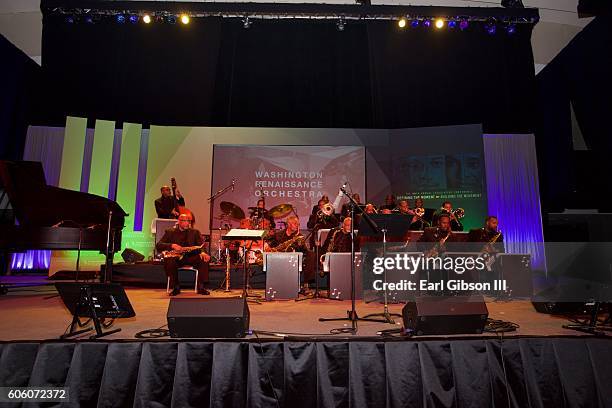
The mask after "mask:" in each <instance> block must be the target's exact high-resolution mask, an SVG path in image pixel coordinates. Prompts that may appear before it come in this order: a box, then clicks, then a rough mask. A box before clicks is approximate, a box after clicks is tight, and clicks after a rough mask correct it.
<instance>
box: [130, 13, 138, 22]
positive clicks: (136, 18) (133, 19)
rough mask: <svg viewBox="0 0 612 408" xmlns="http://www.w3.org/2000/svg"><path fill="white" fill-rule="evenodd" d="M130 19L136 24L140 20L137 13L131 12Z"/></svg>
mask: <svg viewBox="0 0 612 408" xmlns="http://www.w3.org/2000/svg"><path fill="white" fill-rule="evenodd" d="M129 20H130V23H132V24H136V23H137V22H138V16H137V15H136V14H130V17H129Z"/></svg>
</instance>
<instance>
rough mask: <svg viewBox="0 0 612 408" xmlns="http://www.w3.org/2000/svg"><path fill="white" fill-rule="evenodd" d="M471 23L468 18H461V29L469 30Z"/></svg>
mask: <svg viewBox="0 0 612 408" xmlns="http://www.w3.org/2000/svg"><path fill="white" fill-rule="evenodd" d="M469 25H470V23H469V22H468V21H467V20H461V22H460V23H459V28H460V29H461V31H464V30H467V28H468V27H469Z"/></svg>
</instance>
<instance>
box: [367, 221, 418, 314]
mask: <svg viewBox="0 0 612 408" xmlns="http://www.w3.org/2000/svg"><path fill="white" fill-rule="evenodd" d="M372 219H373V220H374V222H376V224H377V225H378V226H379V228H380V231H381V232H382V234H383V241H382V242H383V258H384V257H386V256H387V234H388V235H390V236H392V237H395V236H401V237H404V235H405V234H406V231H408V230H409V229H410V224H411V221H412V217H409V216H406V215H402V214H376V215H374V216H372ZM359 230H360V231H361V234H362V235H364V236H368V235H370V236H373V235H379V233H378V232H376V231H375V230H374V229H373V228H371V225H370V224H369V223H367V222H366V223H364V222H363V220H362V221H361V223H360V225H359ZM383 283H384V287H385V288H387V285H386V284H387V268H384V271H383ZM383 305H384V306H383V311H382V313H371V314H369V315H366V316H364V318H371V317H375V316H380V317H382V318H383V320H382V321H383V322H385V323H390V324H395V321H394V320H393V318H392V317H391V316H397V317H401V316H402V315H400V314H398V313H389V294H388V289H385V290H383Z"/></svg>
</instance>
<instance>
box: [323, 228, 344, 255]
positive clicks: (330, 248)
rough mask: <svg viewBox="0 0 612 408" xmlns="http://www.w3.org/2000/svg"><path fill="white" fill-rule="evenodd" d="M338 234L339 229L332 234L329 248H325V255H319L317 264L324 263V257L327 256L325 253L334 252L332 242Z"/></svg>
mask: <svg viewBox="0 0 612 408" xmlns="http://www.w3.org/2000/svg"><path fill="white" fill-rule="evenodd" d="M338 232H340V228H338V229H336V230H335V231H334V233H333V234H332V237H331V241H330V243H329V246H328V247H327V251H325V253H324V254H323V255H321V257H320V258H319V262H321V263H325V256H326V255H327V252H334V240H335V239H336V234H337V233H338Z"/></svg>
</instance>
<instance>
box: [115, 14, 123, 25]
mask: <svg viewBox="0 0 612 408" xmlns="http://www.w3.org/2000/svg"><path fill="white" fill-rule="evenodd" d="M115 21H117V23H119V24H123V23H125V16H124V15H123V14H117V16H116V17H115Z"/></svg>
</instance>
